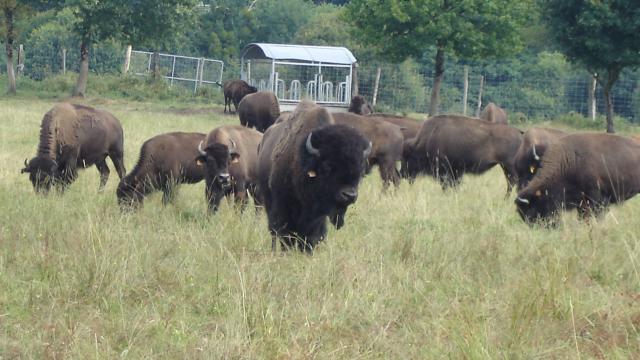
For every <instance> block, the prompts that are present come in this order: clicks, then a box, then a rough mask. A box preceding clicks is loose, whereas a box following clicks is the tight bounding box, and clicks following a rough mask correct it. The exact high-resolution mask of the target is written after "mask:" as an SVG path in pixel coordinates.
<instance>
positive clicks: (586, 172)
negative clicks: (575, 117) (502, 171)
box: [515, 133, 640, 224]
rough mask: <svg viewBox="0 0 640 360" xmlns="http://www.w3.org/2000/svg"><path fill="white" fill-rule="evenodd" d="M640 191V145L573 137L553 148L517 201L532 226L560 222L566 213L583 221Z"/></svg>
mask: <svg viewBox="0 0 640 360" xmlns="http://www.w3.org/2000/svg"><path fill="white" fill-rule="evenodd" d="M638 192H640V144H639V143H638V142H637V141H634V140H633V139H630V138H626V137H623V136H618V135H611V134H584V133H582V134H571V135H567V136H565V137H563V138H561V139H560V140H558V141H556V142H555V143H552V144H551V145H550V146H549V148H548V149H547V152H546V154H545V157H544V159H543V160H542V167H541V168H540V170H539V172H538V174H537V175H536V176H535V177H534V178H533V179H532V180H531V182H530V183H529V185H527V187H525V188H524V189H523V190H522V191H520V192H519V193H518V197H517V198H516V200H515V203H516V207H517V210H518V213H519V214H520V216H521V217H522V219H523V220H524V221H526V222H527V223H533V222H536V221H538V220H548V221H549V222H550V223H551V224H554V223H555V220H556V218H557V215H558V214H559V211H560V210H561V209H565V210H568V209H574V208H575V209H578V214H579V216H580V217H582V218H588V217H589V216H590V215H591V214H596V215H597V214H599V213H601V212H602V211H604V210H606V208H607V207H608V206H609V204H611V203H620V202H623V201H625V200H627V199H629V198H631V197H633V196H634V195H636V194H637V193H638Z"/></svg>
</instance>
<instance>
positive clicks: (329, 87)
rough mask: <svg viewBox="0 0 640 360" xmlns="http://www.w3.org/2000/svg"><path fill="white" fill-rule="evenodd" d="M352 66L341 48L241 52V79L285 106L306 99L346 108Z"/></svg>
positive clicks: (265, 47)
mask: <svg viewBox="0 0 640 360" xmlns="http://www.w3.org/2000/svg"><path fill="white" fill-rule="evenodd" d="M355 63H356V59H355V57H354V56H353V54H351V52H350V51H349V50H348V49H346V48H344V47H331V46H302V45H280V44H259V43H255V44H249V45H247V46H245V48H244V49H243V50H242V59H241V78H242V79H243V80H245V81H247V82H248V83H249V84H251V85H253V86H256V87H257V88H258V90H260V91H272V92H273V93H275V94H276V96H277V97H278V100H279V101H280V103H281V104H284V105H286V104H296V103H298V102H300V101H301V100H304V99H307V100H312V101H314V102H316V103H319V104H323V105H325V106H327V105H328V106H336V107H347V106H348V105H349V101H350V100H351V89H352V79H353V67H354V64H355Z"/></svg>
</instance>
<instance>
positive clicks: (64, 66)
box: [62, 48, 67, 75]
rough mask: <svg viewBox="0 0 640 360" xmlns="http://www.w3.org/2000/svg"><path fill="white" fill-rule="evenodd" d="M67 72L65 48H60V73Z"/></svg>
mask: <svg viewBox="0 0 640 360" xmlns="http://www.w3.org/2000/svg"><path fill="white" fill-rule="evenodd" d="M66 73H67V48H62V74H63V75H64V74H66Z"/></svg>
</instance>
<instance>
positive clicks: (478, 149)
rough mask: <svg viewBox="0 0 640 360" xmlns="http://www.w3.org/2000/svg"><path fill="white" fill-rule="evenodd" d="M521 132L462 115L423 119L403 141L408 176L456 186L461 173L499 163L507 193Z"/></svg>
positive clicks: (445, 185) (471, 171)
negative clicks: (426, 176) (416, 130)
mask: <svg viewBox="0 0 640 360" xmlns="http://www.w3.org/2000/svg"><path fill="white" fill-rule="evenodd" d="M521 141H522V132H521V131H520V130H518V129H516V128H513V127H511V126H505V125H499V124H494V123H490V122H485V121H478V120H477V119H474V118H470V117H466V116H461V115H437V116H434V117H431V118H430V119H428V120H427V121H425V122H424V124H423V125H422V128H421V129H420V132H419V133H418V135H417V136H416V137H415V138H413V139H409V140H406V141H405V142H404V150H403V161H404V162H405V164H406V172H407V176H408V177H409V178H410V179H414V178H415V177H416V176H417V175H418V174H420V173H426V174H429V175H432V176H433V177H434V178H436V179H437V180H438V181H440V184H441V185H442V188H443V189H447V188H449V187H452V186H453V187H455V186H457V185H458V184H459V183H460V181H461V180H462V176H463V174H464V173H472V174H481V173H483V172H485V171H487V170H489V169H490V168H492V167H493V166H495V165H500V166H501V167H502V170H503V171H504V173H505V176H506V178H507V193H510V192H511V189H512V187H513V185H514V184H515V182H516V179H517V178H516V172H515V166H514V162H513V159H514V156H515V153H516V151H517V150H518V147H519V146H520V142H521Z"/></svg>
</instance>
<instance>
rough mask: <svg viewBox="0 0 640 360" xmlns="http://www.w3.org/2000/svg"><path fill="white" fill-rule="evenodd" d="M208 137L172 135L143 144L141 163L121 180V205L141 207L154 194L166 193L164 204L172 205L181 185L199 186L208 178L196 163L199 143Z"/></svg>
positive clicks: (118, 194)
mask: <svg viewBox="0 0 640 360" xmlns="http://www.w3.org/2000/svg"><path fill="white" fill-rule="evenodd" d="M204 138H205V134H201V133H186V132H171V133H167V134H161V135H157V136H154V137H152V138H151V139H149V140H147V141H145V142H144V144H142V147H141V148H140V157H139V158H138V163H137V164H136V166H135V167H134V168H133V171H131V172H130V173H129V174H127V176H125V177H124V178H123V179H122V180H120V184H119V185H118V190H117V191H116V195H117V197H118V203H120V205H121V206H133V207H137V206H139V205H142V202H143V201H144V197H145V196H147V195H148V194H150V193H152V192H153V191H156V190H160V191H162V192H163V196H162V203H163V204H164V205H166V204H167V203H169V202H170V201H171V200H172V199H173V197H174V195H175V190H176V185H178V184H195V183H197V182H200V181H201V180H202V179H203V178H204V172H203V171H202V166H198V165H197V164H196V157H197V156H198V155H199V153H198V144H199V143H200V142H201V141H203V140H204Z"/></svg>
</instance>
